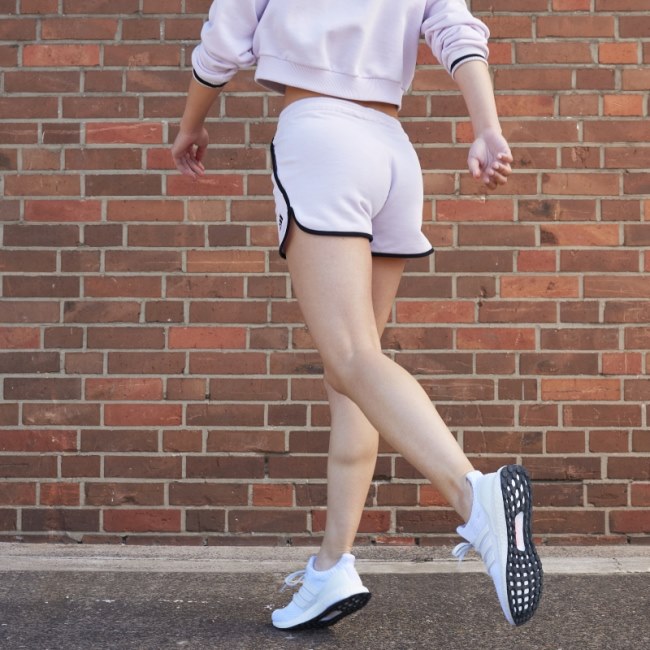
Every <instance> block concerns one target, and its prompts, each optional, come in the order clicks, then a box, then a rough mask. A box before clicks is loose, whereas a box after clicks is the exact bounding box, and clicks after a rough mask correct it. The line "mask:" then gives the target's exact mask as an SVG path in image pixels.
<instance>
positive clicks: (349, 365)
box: [321, 346, 383, 397]
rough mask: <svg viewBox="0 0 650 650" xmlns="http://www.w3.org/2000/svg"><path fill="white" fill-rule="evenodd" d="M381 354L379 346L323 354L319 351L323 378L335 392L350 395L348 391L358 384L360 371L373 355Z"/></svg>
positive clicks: (362, 370) (361, 371)
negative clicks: (321, 358)
mask: <svg viewBox="0 0 650 650" xmlns="http://www.w3.org/2000/svg"><path fill="white" fill-rule="evenodd" d="M382 354H383V353H382V351H381V348H379V347H375V346H364V347H361V348H355V349H347V350H339V351H336V352H335V353H330V354H325V355H323V354H322V353H321V356H322V357H323V367H324V376H325V380H326V381H327V383H328V384H329V385H330V387H331V388H332V389H334V390H335V391H336V392H337V393H340V394H341V395H345V396H346V397H350V392H351V391H352V392H353V389H354V387H355V386H356V385H357V384H358V381H359V375H360V373H363V372H364V370H365V368H366V367H367V366H368V365H369V363H370V362H371V361H372V359H373V358H374V357H376V356H377V355H382Z"/></svg>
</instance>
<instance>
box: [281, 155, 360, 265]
mask: <svg viewBox="0 0 650 650" xmlns="http://www.w3.org/2000/svg"><path fill="white" fill-rule="evenodd" d="M271 164H272V166H273V177H274V178H275V182H276V184H277V186H278V189H279V190H280V193H281V194H282V197H283V198H284V202H285V203H286V204H287V219H288V222H287V230H286V232H285V233H284V237H283V238H282V241H281V242H280V246H279V247H278V253H280V257H281V258H282V259H287V254H286V252H285V242H286V241H287V237H288V236H289V229H290V228H291V223H292V222H293V221H295V222H296V225H297V226H298V228H300V230H302V231H304V232H306V233H309V234H310V235H322V236H328V237H365V238H366V239H367V240H368V241H372V235H370V234H368V233H367V232H344V231H340V230H313V229H312V228H307V226H303V225H302V224H301V223H300V221H298V219H297V218H296V213H295V212H294V211H293V208H292V207H291V202H290V201H289V195H288V194H287V191H286V190H285V189H284V186H283V185H282V183H281V182H280V178H279V177H278V162H277V159H276V157H275V147H274V146H273V142H271Z"/></svg>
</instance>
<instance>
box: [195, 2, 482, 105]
mask: <svg viewBox="0 0 650 650" xmlns="http://www.w3.org/2000/svg"><path fill="white" fill-rule="evenodd" d="M421 37H423V38H424V40H425V42H426V43H427V45H428V46H429V47H430V48H431V51H432V53H433V54H434V56H435V57H436V59H437V60H438V61H439V62H440V64H441V65H442V66H443V67H444V68H445V69H446V70H447V72H449V74H450V75H451V76H452V77H453V76H454V74H455V73H456V71H457V70H458V68H459V67H460V66H462V65H464V64H465V63H467V62H468V61H476V60H480V61H483V62H485V63H487V58H488V47H487V42H488V38H489V30H488V28H487V27H486V25H485V24H484V23H483V22H481V21H480V20H478V19H477V18H475V17H474V16H472V14H471V12H470V11H469V10H468V8H467V5H466V4H465V0H399V1H397V0H355V1H354V2H352V3H351V2H350V1H349V0H328V2H327V8H325V9H324V8H321V6H320V3H312V2H308V1H306V0H213V2H212V6H211V8H210V13H209V17H208V21H207V22H206V23H205V24H204V26H203V28H202V30H201V43H200V44H199V45H198V47H196V48H195V49H194V51H193V52H192V67H193V69H194V76H195V78H196V80H197V81H199V83H203V84H204V85H206V86H210V87H216V86H223V85H224V84H226V83H227V82H228V81H229V80H230V79H231V78H232V77H233V76H234V75H235V73H236V72H237V71H238V70H241V69H242V68H252V67H253V66H255V65H257V71H256V74H255V79H256V80H257V81H258V82H259V83H260V84H261V85H262V86H264V87H266V88H269V89H271V90H276V91H279V92H283V91H284V89H285V87H286V86H296V87H298V88H304V89H305V90H311V91H313V92H317V93H321V94H323V95H332V96H334V97H341V98H343V99H354V100H358V101H378V102H386V103H389V104H394V105H396V106H401V103H402V96H403V95H404V93H405V92H406V90H407V89H408V88H409V86H410V85H411V83H412V82H413V78H414V75H415V68H416V64H417V56H418V47H419V42H420V38H421Z"/></svg>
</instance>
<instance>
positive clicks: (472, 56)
mask: <svg viewBox="0 0 650 650" xmlns="http://www.w3.org/2000/svg"><path fill="white" fill-rule="evenodd" d="M467 59H476V60H480V61H485V60H486V58H485V57H484V56H483V55H482V54H479V53H478V52H477V53H475V54H466V55H465V56H461V57H459V58H458V59H456V60H455V61H454V62H453V63H452V64H451V65H450V66H449V74H453V72H454V68H456V66H457V65H458V64H459V63H462V62H463V61H466V60H467Z"/></svg>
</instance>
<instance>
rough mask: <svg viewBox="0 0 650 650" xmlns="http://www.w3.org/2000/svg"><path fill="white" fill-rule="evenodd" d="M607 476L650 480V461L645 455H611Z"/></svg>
mask: <svg viewBox="0 0 650 650" xmlns="http://www.w3.org/2000/svg"><path fill="white" fill-rule="evenodd" d="M607 477H608V478H614V479H628V480H630V479H632V480H641V481H648V480H650V462H648V457H643V456H634V457H632V456H610V457H609V459H608V461H607Z"/></svg>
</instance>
